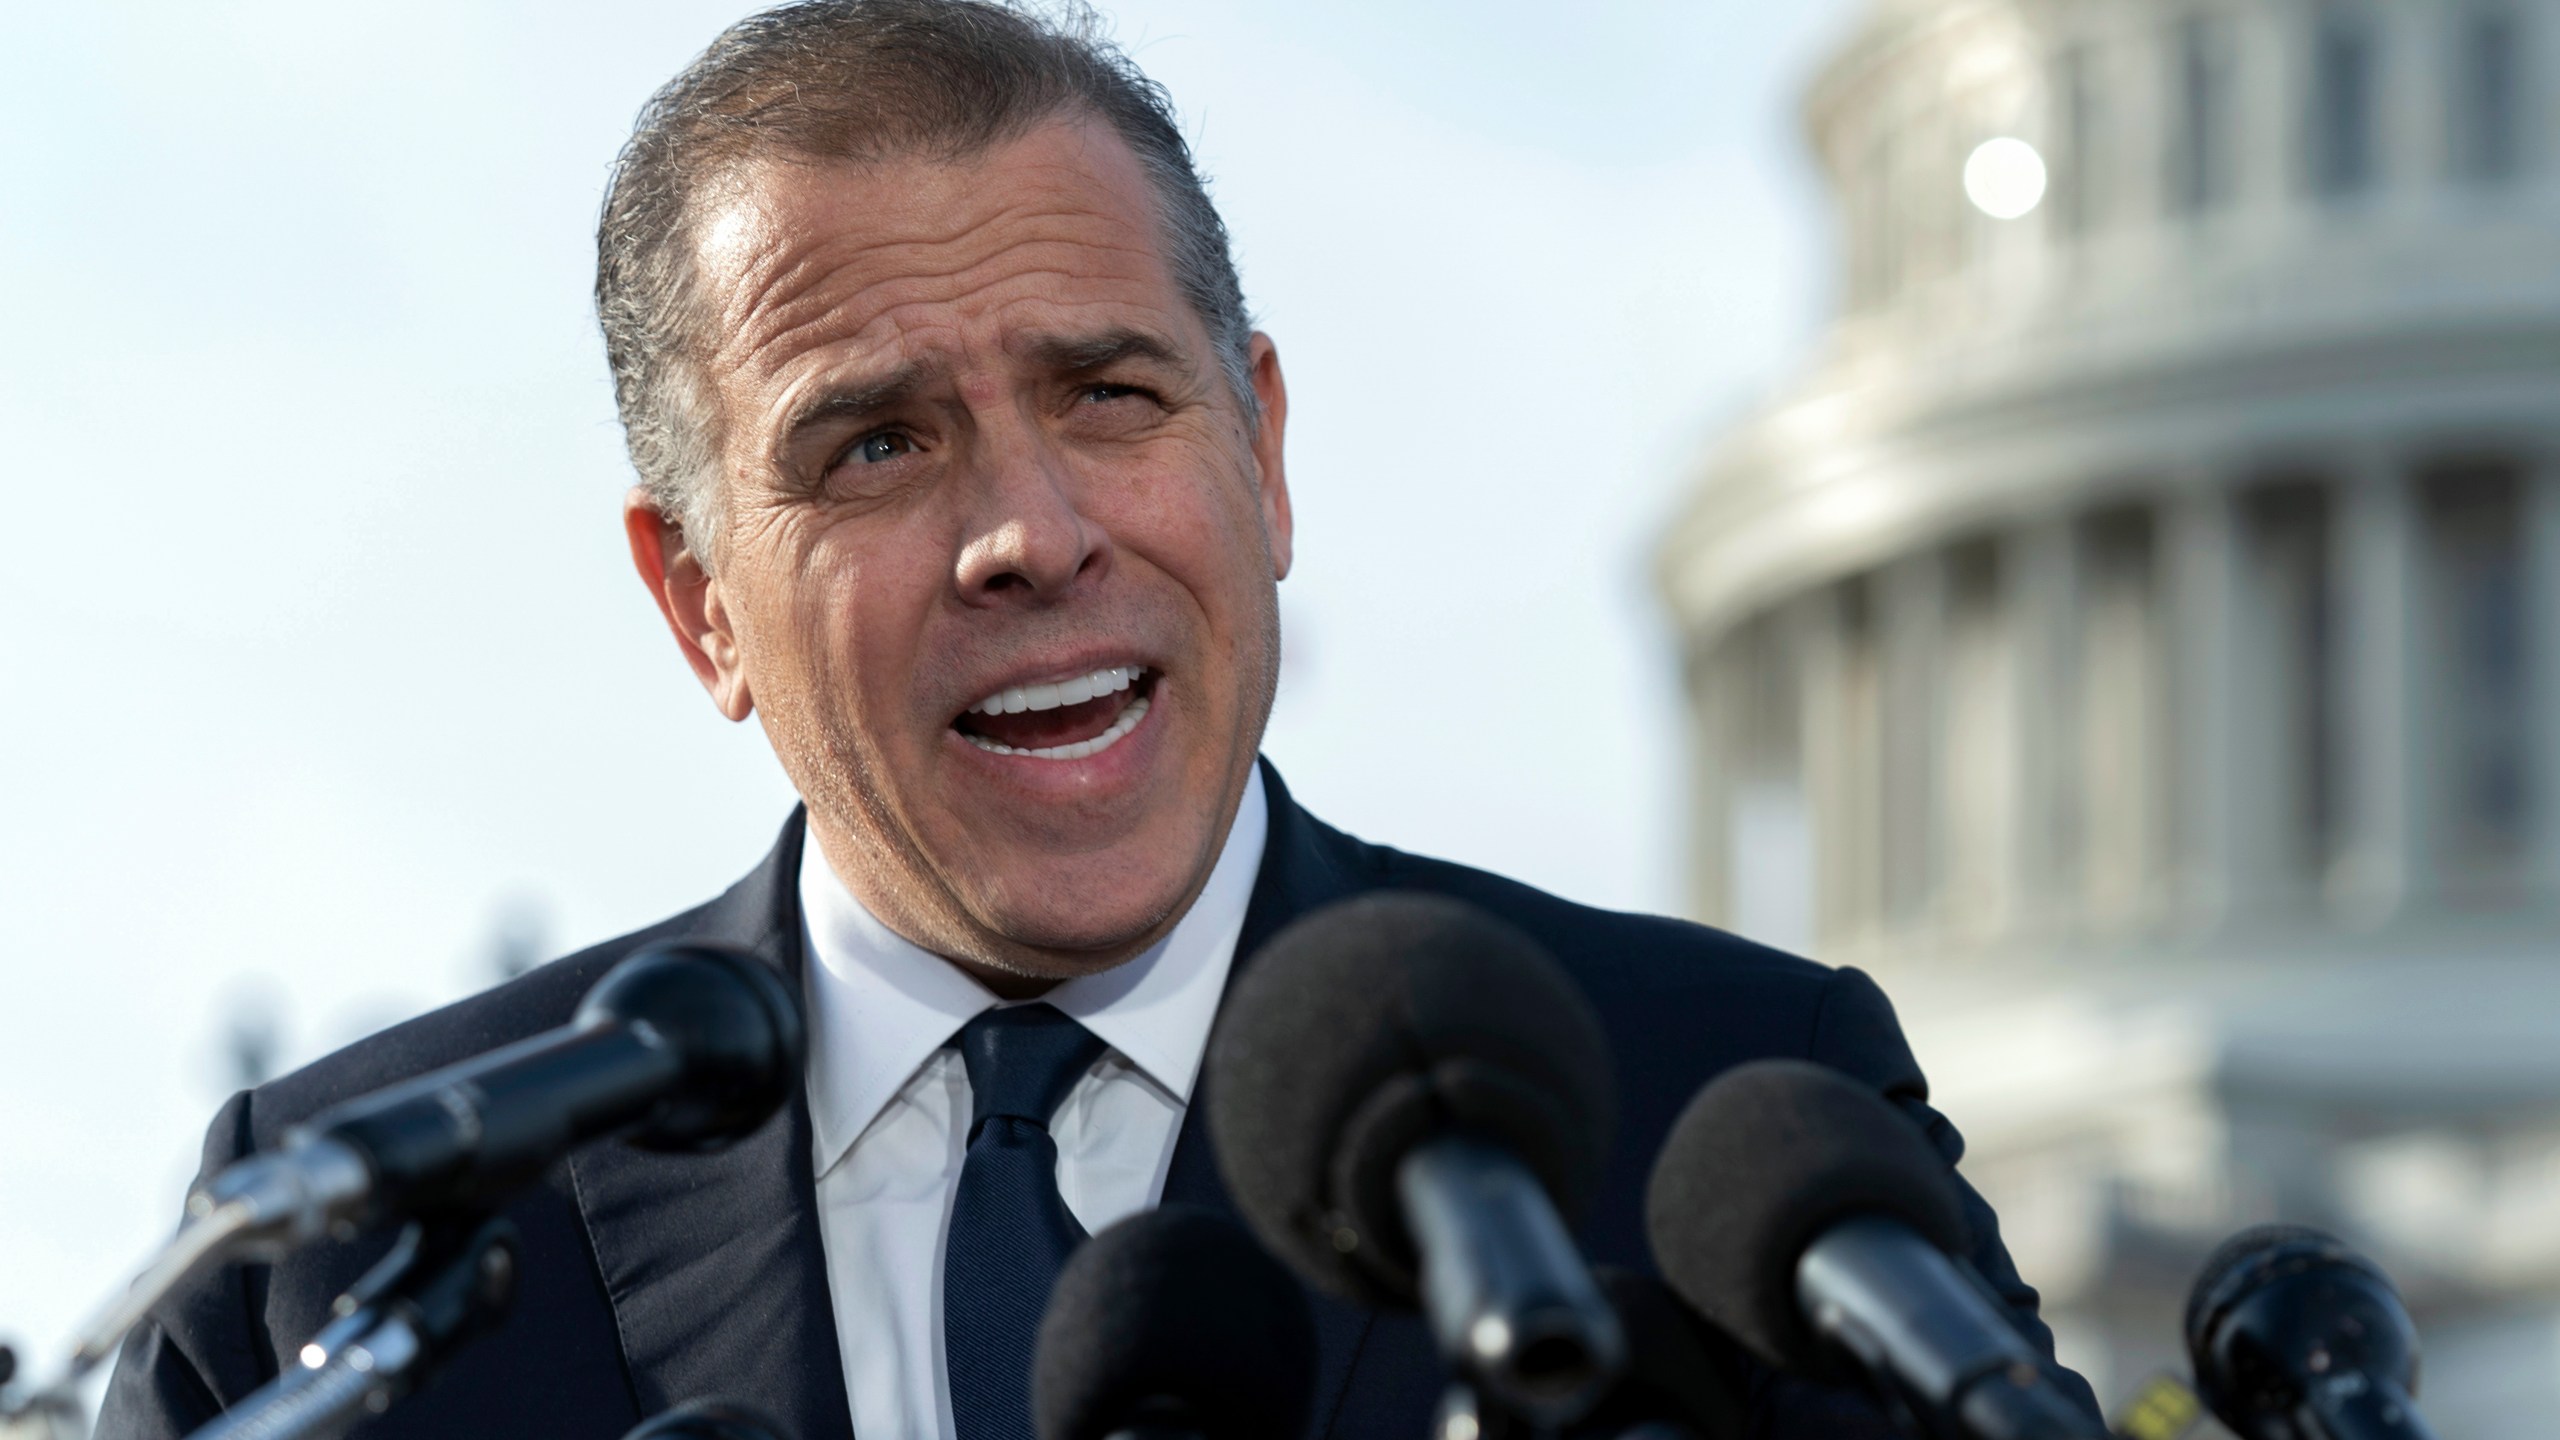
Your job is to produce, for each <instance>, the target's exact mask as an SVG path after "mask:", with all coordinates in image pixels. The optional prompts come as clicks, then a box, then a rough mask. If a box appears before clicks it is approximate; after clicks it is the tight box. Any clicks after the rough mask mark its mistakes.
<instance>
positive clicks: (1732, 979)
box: [1352, 841, 1844, 1007]
mask: <svg viewBox="0 0 2560 1440" xmlns="http://www.w3.org/2000/svg"><path fill="white" fill-rule="evenodd" d="M1352 843H1354V844H1357V845H1360V846H1361V848H1362V849H1364V850H1366V851H1367V852H1368V858H1369V861H1370V866H1371V873H1372V874H1373V876H1374V877H1375V880H1376V883H1378V884H1381V885H1384V886H1387V887H1390V888H1394V889H1402V890H1423V891H1428V892H1431V893H1433V894H1439V895H1446V896H1449V897H1450V898H1452V899H1457V900H1465V901H1467V902H1469V903H1471V904H1474V905H1478V906H1481V907H1483V908H1484V909H1486V910H1489V911H1491V912H1493V913H1494V914H1495V915H1498V916H1500V917H1502V918H1503V919H1505V920H1508V921H1509V922H1511V923H1512V924H1514V925H1516V926H1519V927H1520V928H1521V929H1522V930H1524V931H1526V932H1527V933H1528V934H1529V935H1530V937H1531V938H1533V939H1535V940H1537V941H1538V942H1539V943H1540V944H1542V945H1545V946H1546V947H1547V948H1548V949H1549V950H1550V951H1552V952H1553V953H1554V954H1555V956H1556V958H1557V959H1559V960H1561V961H1562V962H1563V963H1564V965H1565V967H1566V968H1567V969H1569V970H1571V971H1573V972H1574V974H1575V976H1576V977H1577V978H1579V979H1581V980H1582V981H1583V983H1584V984H1586V985H1595V986H1599V987H1601V988H1603V989H1605V990H1609V991H1617V990H1621V989H1623V990H1626V991H1629V992H1645V991H1653V992H1657V993H1660V994H1663V995H1665V996H1676V995H1680V994H1684V993H1687V992H1690V991H1695V990H1700V989H1713V990H1730V989H1732V988H1733V987H1735V986H1737V985H1739V986H1743V987H1745V988H1748V989H1752V990H1755V991H1759V992H1764V993H1765V994H1766V996H1767V997H1768V998H1769V999H1770V1000H1772V1001H1779V1000H1784V1001H1788V1002H1792V1003H1794V1004H1797V1005H1802V1006H1807V1007H1819V1006H1820V1005H1821V1004H1822V1002H1823V998H1824V994H1825V992H1826V990H1827V989H1828V988H1829V987H1830V985H1831V983H1832V981H1833V980H1834V979H1835V978H1836V977H1837V976H1839V975H1840V974H1842V973H1844V972H1841V971H1837V970H1834V969H1833V968H1832V967H1830V966H1828V965H1822V964H1818V963H1816V962H1814V961H1811V960H1807V959H1804V958H1803V957H1801V956H1797V955H1791V954H1788V953H1787V952H1786V951H1783V950H1778V949H1773V948H1771V947H1770V946H1767V945H1762V944H1759V943H1757V942H1756V941H1751V940H1746V939H1744V938H1742V937H1741V936H1739V935H1735V934H1732V933H1730V932H1728V931H1724V930H1719V929H1716V928H1715V927H1713V926H1711V925H1701V924H1699V923H1697V922H1696V921H1693V920H1680V919H1674V918H1672V917H1670V916H1667V915H1648V914H1642V913H1639V912H1634V911H1625V910H1605V909H1602V908H1600V907H1598V906H1594V905H1584V904H1581V903H1579V902H1577V901H1573V900H1567V899H1565V898H1564V897H1562V896H1560V895H1555V894H1551V893H1549V892H1547V891H1544V890H1540V889H1538V888H1537V887H1536V886H1533V885H1527V884H1523V883H1521V882H1520V881H1517V880H1513V879H1511V878H1509V877H1507V876H1502V875H1496V874H1493V873H1492V872H1490V871H1486V870H1478V869H1475V868H1473V867H1471V866H1466V865H1460V864H1457V863H1455V862H1453V861H1448V860H1438V859H1433V858H1431V857H1429V856H1424V855H1415V854H1412V853H1409V852H1407V851H1403V850H1397V849H1395V848H1393V847H1391V846H1384V845H1371V844H1367V843H1366V842H1361V841H1353V842H1352Z"/></svg>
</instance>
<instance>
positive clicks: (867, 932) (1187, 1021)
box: [800, 765, 1270, 1175]
mask: <svg viewBox="0 0 2560 1440" xmlns="http://www.w3.org/2000/svg"><path fill="white" fill-rule="evenodd" d="M1269 834H1270V811H1269V807H1268V802H1267V801H1266V800H1265V799H1264V796H1263V790H1262V768H1261V767H1260V766H1259V765H1257V766H1255V767H1254V769H1253V772H1252V775H1251V777H1250V778H1249V779H1248V780H1247V781H1246V782H1245V792H1244V799H1243V801H1242V802H1241V803H1240V804H1238V805H1237V807H1236V818H1235V823H1234V824H1233V825H1231V826H1229V827H1228V830H1227V840H1226V844H1225V846H1224V847H1223V848H1222V849H1221V850H1220V851H1219V852H1218V863H1217V865H1216V867H1215V868H1213V869H1212V870H1211V871H1210V872H1209V883H1208V884H1207V885H1205V886H1203V887H1201V891H1200V895H1199V898H1197V899H1195V900H1194V901H1192V903H1191V908H1190V909H1189V910H1188V911H1186V912H1184V914H1183V916H1182V918H1181V919H1180V920H1178V921H1176V922H1175V923H1174V927H1173V931H1172V933H1171V934H1168V935H1167V936H1165V937H1164V938H1163V939H1162V940H1159V941H1157V942H1156V943H1155V944H1154V945H1152V946H1149V947H1148V948H1147V949H1146V950H1145V951H1143V952H1141V953H1140V954H1139V955H1138V956H1137V957H1136V958H1134V959H1132V960H1129V961H1127V962H1126V963H1124V964H1120V965H1115V966H1113V967H1112V968H1111V969H1109V970H1105V971H1103V972H1101V973H1100V974H1096V975H1085V976H1080V977H1078V978H1077V979H1074V980H1069V981H1067V982H1065V983H1064V984H1061V985H1059V986H1057V987H1055V988H1054V989H1052V990H1050V991H1049V993H1048V994H1046V995H1043V996H1041V997H1040V998H1041V999H1043V1000H1046V1001H1047V1002H1048V1003H1050V1004H1052V1005H1055V1006H1056V1007H1058V1009H1060V1010H1061V1011H1064V1012H1065V1013H1067V1014H1069V1015H1072V1016H1074V1017H1075V1018H1076V1019H1077V1020H1078V1021H1079V1022H1081V1023H1082V1024H1083V1025H1084V1027H1085V1028H1086V1029H1088V1030H1091V1031H1092V1032H1093V1033H1094V1034H1096V1035H1098V1036H1100V1037H1101V1038H1102V1041H1103V1043H1104V1044H1106V1045H1109V1046H1110V1047H1111V1048H1112V1049H1114V1050H1116V1051H1118V1052H1119V1053H1120V1054H1121V1055H1122V1056H1123V1057H1125V1058H1126V1059H1127V1060H1128V1061H1129V1062H1130V1063H1131V1064H1133V1065H1135V1066H1137V1067H1138V1068H1139V1069H1140V1070H1142V1071H1144V1072H1145V1073H1146V1075H1147V1077H1148V1078H1149V1079H1151V1080H1153V1081H1154V1082H1155V1083H1156V1084H1157V1085H1159V1086H1161V1087H1163V1088H1164V1090H1165V1091H1166V1092H1167V1093H1169V1094H1171V1095H1172V1096H1173V1097H1174V1098H1175V1099H1176V1100H1179V1101H1182V1102H1184V1103H1188V1102H1189V1101H1190V1098H1191V1088H1192V1085H1193V1083H1194V1081H1195V1080H1196V1079H1197V1078H1198V1076H1199V1073H1200V1058H1201V1055H1202V1054H1203V1052H1205V1051H1206V1050H1207V1049H1208V1046H1209V1026H1210V1022H1211V1021H1212V1020H1214V1019H1215V1018H1216V1017H1217V1012H1218V999H1219V997H1220V996H1221V995H1223V994H1224V993H1225V991H1226V987H1227V972H1228V971H1229V970H1230V969H1231V968H1232V967H1233V966H1234V964H1235V952H1236V941H1237V939H1238V938H1239V937H1240V936H1241V935H1242V933H1243V931H1244V914H1245V908H1246V906H1247V905H1248V904H1249V903H1251V901H1252V898H1253V884H1254V879H1255V877H1256V876H1257V875H1258V874H1259V873H1260V871H1261V869H1262V851H1263V844H1264V841H1265V839H1266V838H1267V837H1268V836H1269ZM800 915H801V923H802V924H803V925H804V926H806V927H807V931H808V941H809V949H808V953H809V959H810V965H809V968H808V972H807V973H808V991H809V1009H810V1017H809V1018H810V1026H809V1118H810V1124H811V1128H812V1129H813V1131H814V1132H815V1135H814V1139H815V1141H816V1146H817V1155H816V1162H817V1173H819V1174H821V1175H823V1174H825V1173H826V1172H827V1171H828V1170H829V1169H830V1168H832V1167H833V1166H834V1165H835V1164H836V1162H837V1161H839V1160H841V1159H842V1158H843V1157H844V1153H845V1152H846V1151H847V1150H849V1149H851V1148H853V1142H854V1141H855V1140H857V1139H859V1138H861V1135H862V1132H863V1131H865V1130H867V1129H869V1128H870V1126H871V1122H872V1121H873V1120H875V1119H877V1118H878V1117H879V1114H880V1112H881V1111H882V1110H884V1109H886V1108H887V1107H888V1104H889V1102H890V1101H891V1100H892V1099H895V1098H896V1096H897V1094H898V1092H899V1091H900V1090H901V1089H903V1088H905V1086H906V1083H907V1081H908V1079H909V1078H910V1077H911V1076H913V1075H914V1074H915V1072H916V1070H917V1069H918V1068H919V1067H921V1066H922V1065H923V1064H924V1063H925V1062H926V1061H927V1060H929V1059H931V1058H933V1054H934V1052H935V1051H937V1050H940V1049H941V1048H942V1047H943V1046H944V1045H945V1044H947V1043H949V1041H950V1039H951V1037H952V1036H953V1035H954V1034H955V1033H957V1032H958V1030H959V1029H960V1027H961V1026H963V1025H966V1024H967V1023H969V1021H971V1020H972V1019H975V1018H976V1017H977V1015H978V1014H979V1012H981V1011H984V1010H991V1009H994V1008H995V1007H997V1006H998V1005H1001V1004H1003V1003H1005V1002H1004V1001H1003V1000H1001V999H999V998H998V997H997V996H996V995H995V993H994V992H993V991H990V990H988V989H987V988H986V987H985V986H983V985H981V984H979V983H978V982H977V981H976V980H974V979H971V978H970V977H969V975H968V974H967V973H966V972H964V971H962V970H961V969H960V968H959V967H958V966H956V965H953V964H952V963H950V962H949V961H947V960H944V959H943V958H942V957H940V956H938V955H935V954H933V953H932V952H931V951H928V950H926V949H924V948H923V947H922V946H919V945H917V944H915V943H914V942H912V941H910V940H908V939H906V938H905V937H904V936H901V935H899V934H898V933H897V932H896V931H893V930H891V929H890V928H889V927H888V926H886V925H883V924H882V923H880V920H879V919H878V917H876V916H874V915H873V914H872V913H871V912H870V911H869V910H867V909H865V908H864V907H863V905H862V902H860V901H859V900H856V899H855V898H854V897H853V893H852V892H851V891H850V890H848V889H846V888H845V885H844V882H843V881H841V880H839V879H838V878H837V877H836V873H835V871H834V870H833V869H832V868H831V867H830V866H829V865H828V864H827V861H826V856H825V854H824V853H823V852H822V851H821V850H820V849H819V847H818V846H817V845H816V844H815V843H814V842H813V843H811V844H809V845H807V846H805V847H804V848H803V849H802V851H801V855H800Z"/></svg>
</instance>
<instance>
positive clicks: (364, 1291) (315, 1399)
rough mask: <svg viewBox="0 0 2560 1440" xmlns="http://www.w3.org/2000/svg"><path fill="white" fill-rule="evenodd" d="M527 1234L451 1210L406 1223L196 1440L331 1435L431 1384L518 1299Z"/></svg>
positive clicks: (492, 1218) (320, 1438)
mask: <svg viewBox="0 0 2560 1440" xmlns="http://www.w3.org/2000/svg"><path fill="white" fill-rule="evenodd" d="M519 1249H520V1241H519V1239H518V1237H517V1234H516V1227H515V1222H514V1221H511V1220H509V1219H507V1218H506V1217H505V1216H503V1215H489V1216H484V1215H481V1214H477V1213H473V1212H455V1213H446V1214H436V1215H430V1216H424V1217H421V1218H419V1219H415V1220H412V1221H410V1222H409V1223H408V1224H406V1225H405V1226H403V1227H402V1228H401V1231H400V1235H399V1238H398V1239H396V1240H395V1241H393V1243H392V1246H391V1250H390V1252H389V1253H388V1254H386V1255H384V1256H383V1257H382V1259H381V1260H380V1261H378V1262H377V1263H376V1264H375V1265H374V1267H373V1268H372V1269H371V1270H368V1271H366V1272H365V1274H364V1277H363V1278H362V1279H360V1280H358V1281H357V1282H356V1283H355V1285H354V1286H353V1287H352V1288H350V1289H349V1290H348V1291H347V1293H346V1294H344V1295H341V1296H339V1297H338V1298H337V1300H336V1301H335V1302H334V1303H333V1304H332V1305H331V1306H330V1310H331V1312H332V1313H333V1314H334V1315H335V1316H336V1317H337V1318H336V1319H334V1320H332V1321H330V1323H329V1324H328V1325H327V1326H325V1327H323V1328H322V1329H321V1331H320V1333H319V1334H317V1335H315V1336H313V1337H312V1338H311V1341H310V1343H309V1344H306V1345H304V1346H303V1347H302V1351H301V1353H300V1355H299V1356H298V1357H297V1359H298V1362H299V1363H297V1364H295V1365H292V1366H289V1367H287V1369H286V1370H285V1372H284V1373H283V1374H281V1375H279V1376H277V1377H276V1378H275V1379H273V1380H271V1381H269V1382H268V1383H267V1384H266V1385H264V1386H262V1387H260V1388H259V1389H258V1390H257V1391H256V1392H255V1393H254V1394H252V1395H250V1396H249V1397H248V1398H247V1399H245V1400H243V1401H241V1402H240V1403H239V1404H238V1405H236V1406H234V1407H232V1408H231V1409H230V1410H228V1411H225V1412H224V1413H223V1414H222V1416H221V1417H220V1418H218V1419H216V1420H214V1421H213V1422H212V1423H211V1424H209V1425H206V1426H205V1427H204V1428H202V1429H200V1430H198V1431H196V1432H195V1433H194V1435H193V1436H192V1437H191V1440H249V1437H253V1436H254V1437H258V1440H327V1437H334V1436H337V1435H341V1434H343V1433H345V1432H346V1431H347V1430H348V1429H349V1428H350V1427H352V1426H354V1425H355V1424H356V1423H357V1422H358V1421H361V1420H365V1419H367V1418H370V1417H371V1416H375V1415H379V1414H381V1413H383V1412H384V1411H386V1410H388V1409H390V1408H391V1407H392V1406H393V1405H394V1404H396V1403H398V1402H399V1401H400V1400H401V1399H402V1398H404V1397H405V1396H407V1395H408V1394H410V1393H411V1392H412V1391H414V1390H416V1389H417V1388H418V1387H419V1386H420V1385H423V1384H425V1383H426V1381H427V1379H428V1377H429V1376H431V1375H433V1374H434V1373H435V1371H436V1370H437V1369H438V1368H439V1367H441V1366H442V1365H443V1364H444V1362H445V1361H446V1360H448V1359H450V1358H451V1357H452V1355H453V1354H454V1352H455V1351H457V1350H459V1349H461V1348H462V1347H463V1346H464V1345H466V1344H468V1343H469V1342H470V1341H472V1340H474V1339H476V1338H478V1337H479V1336H481V1335H483V1334H486V1333H487V1332H488V1331H490V1330H492V1329H495V1328H496V1327H497V1325H498V1323H499V1322H500V1321H502V1320H504V1319H505V1318H506V1314H507V1310H508V1307H509V1306H510V1305H511V1304H512V1303H513V1302H514V1299H515V1291H516V1276H517V1267H518V1264H519Z"/></svg>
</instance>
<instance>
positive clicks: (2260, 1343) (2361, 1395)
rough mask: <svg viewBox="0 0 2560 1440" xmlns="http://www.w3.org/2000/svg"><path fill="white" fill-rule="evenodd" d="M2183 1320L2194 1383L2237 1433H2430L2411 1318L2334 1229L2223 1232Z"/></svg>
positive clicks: (2375, 1436)
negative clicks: (2419, 1399)
mask: <svg viewBox="0 0 2560 1440" xmlns="http://www.w3.org/2000/svg"><path fill="white" fill-rule="evenodd" d="M2185 1328H2186V1334H2187V1355H2188V1357H2189V1358H2190V1359H2191V1360H2192V1361H2193V1362H2194V1364H2195V1370H2196V1389H2197V1390H2198V1391H2200V1392H2201V1393H2202V1394H2203V1396H2204V1401H2205V1404H2206V1405H2208V1406H2210V1407H2211V1408H2212V1410H2213V1413H2214V1415H2215V1416H2216V1418H2218V1419H2220V1420H2221V1421H2222V1423H2223V1424H2225V1425H2228V1426H2230V1427H2231V1428H2232V1430H2233V1431H2234V1432H2235V1433H2237V1434H2239V1435H2241V1436H2243V1437H2244V1440H2433V1437H2434V1434H2435V1432H2434V1431H2432V1430H2430V1429H2428V1428H2427V1424H2426V1422H2425V1421H2424V1420H2422V1419H2420V1418H2419V1416H2418V1407H2417V1404H2416V1402H2415V1396H2416V1395H2417V1393H2418V1331H2417V1327H2416V1326H2415V1325H2413V1324H2412V1323H2410V1320H2409V1312H2408V1310H2407V1309H2406V1308H2405V1307H2404V1306H2402V1305H2401V1303H2400V1296H2399V1293H2398V1292H2397V1291H2395V1290H2393V1289H2392V1288H2391V1281H2390V1279H2389V1278H2388V1277H2386V1276H2385V1275H2384V1274H2383V1273H2382V1270H2381V1268H2380V1267H2378V1266H2376V1265H2375V1264H2374V1263H2373V1262H2372V1261H2370V1260H2367V1259H2366V1258H2364V1257H2363V1256H2361V1255H2359V1254H2357V1253H2356V1252H2355V1251H2353V1250H2350V1249H2348V1248H2347V1246H2346V1245H2345V1243H2344V1242H2342V1241H2340V1240H2339V1239H2338V1238H2337V1237H2336V1236H2334V1235H2329V1234H2326V1233H2324V1232H2322V1231H2319V1230H2314V1229H2311V1228H2310V1227H2308V1226H2303V1225H2260V1226H2257V1227H2255V1228H2253V1229H2248V1230H2243V1231H2241V1232H2240V1233H2239V1234H2237V1235H2234V1236H2232V1237H2231V1238H2230V1239H2228V1240H2226V1241H2224V1242H2222V1248H2220V1249H2218V1250H2216V1251H2214V1252H2213V1257H2212V1258H2211V1259H2209V1260H2207V1261H2205V1265H2204V1271H2203V1273H2202V1274H2200V1275H2198V1276H2197V1277H2196V1288H2195V1290H2194V1291H2193V1292H2192V1293H2191V1294H2189V1296H2188V1297H2187V1315H2186V1327H2185Z"/></svg>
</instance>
